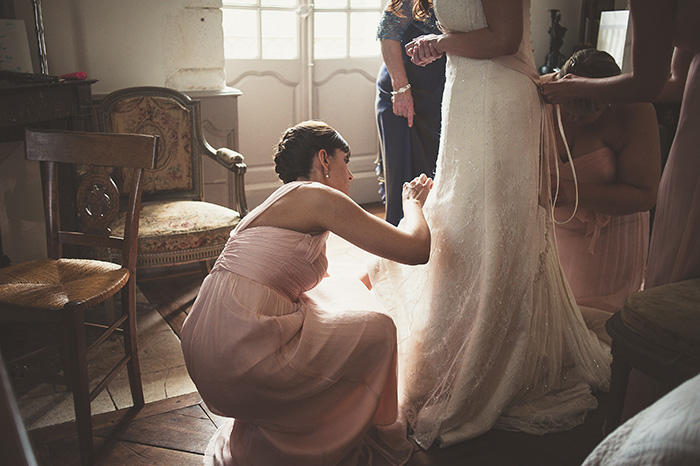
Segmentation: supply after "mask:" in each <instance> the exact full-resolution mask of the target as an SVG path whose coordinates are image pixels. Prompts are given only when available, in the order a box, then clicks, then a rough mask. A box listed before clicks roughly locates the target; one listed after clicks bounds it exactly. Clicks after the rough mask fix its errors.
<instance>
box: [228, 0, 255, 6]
mask: <svg viewBox="0 0 700 466" xmlns="http://www.w3.org/2000/svg"><path fill="white" fill-rule="evenodd" d="M223 4H224V5H257V4H258V2H257V0H224V2H223Z"/></svg>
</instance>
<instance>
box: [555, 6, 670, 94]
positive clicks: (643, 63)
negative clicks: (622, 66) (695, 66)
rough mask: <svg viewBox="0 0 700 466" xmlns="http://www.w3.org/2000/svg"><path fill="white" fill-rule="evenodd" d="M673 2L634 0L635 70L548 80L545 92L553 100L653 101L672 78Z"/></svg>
mask: <svg viewBox="0 0 700 466" xmlns="http://www.w3.org/2000/svg"><path fill="white" fill-rule="evenodd" d="M673 3H674V2H671V1H659V0H630V20H631V24H632V26H633V27H632V72H631V73H626V74H623V75H620V76H614V77H610V78H602V79H590V78H581V77H576V76H571V75H567V76H565V77H564V78H563V79H560V80H558V81H552V82H548V83H544V84H543V85H542V93H543V96H544V98H545V100H546V101H547V102H549V103H563V102H566V101H568V100H570V99H575V98H588V99H595V100H600V101H603V102H651V101H654V100H655V99H656V98H657V97H658V96H659V95H660V94H661V92H662V90H663V89H664V86H665V85H666V82H667V81H668V78H669V69H670V64H671V54H672V52H673V46H672V44H673V30H672V26H673Z"/></svg>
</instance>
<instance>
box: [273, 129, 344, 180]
mask: <svg viewBox="0 0 700 466" xmlns="http://www.w3.org/2000/svg"><path fill="white" fill-rule="evenodd" d="M321 149H325V150H326V151H327V152H329V153H331V154H334V153H335V151H336V150H337V149H340V150H342V151H343V152H346V153H347V152H349V151H350V148H349V147H348V144H347V143H346V142H345V140H344V139H343V137H342V136H341V135H340V134H338V132H337V131H336V130H334V129H333V128H331V127H330V126H328V125H327V124H326V123H324V122H322V121H316V120H309V121H304V122H301V123H299V124H298V125H295V126H292V127H291V128H288V129H287V130H285V131H284V132H283V133H282V137H281V138H280V141H279V142H278V143H277V147H276V148H275V151H274V155H273V158H274V162H275V172H277V176H279V178H280V179H281V180H282V181H283V182H284V183H289V182H290V181H296V180H298V179H299V178H308V177H309V175H310V174H311V169H312V167H313V160H314V157H315V156H316V154H318V152H319V151H320V150H321Z"/></svg>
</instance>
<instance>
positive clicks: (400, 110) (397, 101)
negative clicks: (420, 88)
mask: <svg viewBox="0 0 700 466" xmlns="http://www.w3.org/2000/svg"><path fill="white" fill-rule="evenodd" d="M391 102H392V104H393V109H394V115H397V116H400V117H403V118H407V119H408V126H409V127H412V126H413V117H414V116H415V115H416V112H415V110H414V109H413V95H412V94H411V89H406V90H405V91H403V92H399V93H398V94H395V95H393V96H391Z"/></svg>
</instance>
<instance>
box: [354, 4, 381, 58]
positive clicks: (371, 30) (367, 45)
mask: <svg viewBox="0 0 700 466" xmlns="http://www.w3.org/2000/svg"><path fill="white" fill-rule="evenodd" d="M379 19H380V14H379V13H374V12H366V13H350V56H351V57H371V56H376V55H377V54H378V53H380V50H379V41H377V40H376V39H375V36H376V34H377V24H379Z"/></svg>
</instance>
